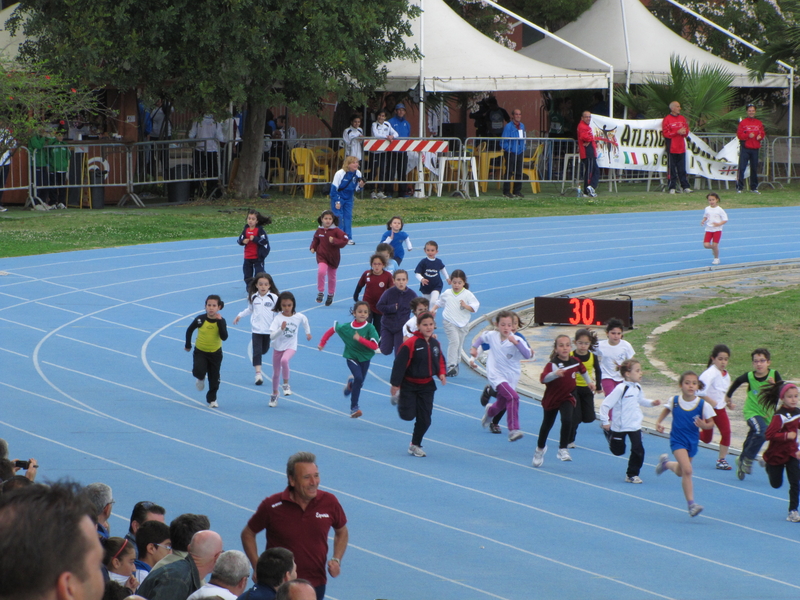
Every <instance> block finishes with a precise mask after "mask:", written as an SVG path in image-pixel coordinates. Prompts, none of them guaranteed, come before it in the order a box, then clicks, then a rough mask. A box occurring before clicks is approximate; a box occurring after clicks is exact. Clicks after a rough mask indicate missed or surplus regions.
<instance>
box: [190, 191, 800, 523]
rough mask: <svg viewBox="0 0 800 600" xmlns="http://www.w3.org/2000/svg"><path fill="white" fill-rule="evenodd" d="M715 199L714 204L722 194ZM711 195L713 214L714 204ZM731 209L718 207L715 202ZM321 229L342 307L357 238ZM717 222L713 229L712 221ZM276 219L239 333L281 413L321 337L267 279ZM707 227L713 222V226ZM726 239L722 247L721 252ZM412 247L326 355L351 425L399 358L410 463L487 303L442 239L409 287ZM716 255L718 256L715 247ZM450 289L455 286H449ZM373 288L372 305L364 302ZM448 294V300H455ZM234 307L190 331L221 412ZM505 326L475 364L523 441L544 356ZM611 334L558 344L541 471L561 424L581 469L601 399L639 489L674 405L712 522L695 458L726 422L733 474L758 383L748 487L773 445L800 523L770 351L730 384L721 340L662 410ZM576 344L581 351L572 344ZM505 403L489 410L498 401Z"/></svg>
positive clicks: (793, 454)
mask: <svg viewBox="0 0 800 600" xmlns="http://www.w3.org/2000/svg"><path fill="white" fill-rule="evenodd" d="M712 195H713V196H716V195H715V194H710V195H709V196H712ZM713 200H714V199H712V198H710V197H709V204H710V205H711V206H712V207H714V206H715V204H713ZM716 201H717V202H716V204H718V197H717V198H716ZM317 221H318V224H319V228H318V229H317V230H316V232H315V233H314V237H313V239H312V243H311V246H310V250H311V252H312V253H314V254H315V255H316V259H317V264H318V292H319V293H318V295H317V298H316V301H317V302H318V303H321V302H322V301H323V299H324V298H325V293H324V292H325V287H324V285H325V282H326V280H327V286H328V287H327V291H328V294H327V299H326V300H325V304H326V305H330V304H332V302H333V298H334V294H335V290H336V270H337V268H338V266H339V261H340V249H341V248H343V247H344V246H345V245H347V243H348V236H347V235H346V234H345V233H344V232H342V231H341V230H340V229H338V227H337V216H336V215H335V214H334V213H333V212H332V211H329V210H326V211H324V212H323V213H322V214H321V215H320V217H319V218H318V219H317ZM704 221H705V220H704ZM269 223H270V220H269V217H263V216H262V215H260V214H259V213H258V211H255V210H251V211H250V212H249V213H248V216H247V224H246V226H245V228H244V230H243V231H242V234H241V235H240V236H239V239H238V243H239V244H240V245H242V246H244V256H245V258H244V278H245V281H246V282H247V295H248V304H247V306H246V307H245V308H244V310H242V311H241V312H240V313H239V314H238V315H237V316H236V318H235V319H234V325H236V324H238V322H239V321H240V320H241V319H242V318H243V317H248V316H249V317H250V321H251V327H252V346H253V352H252V356H253V366H254V368H255V384H256V385H262V383H263V375H262V368H261V367H262V357H263V356H264V355H265V354H266V353H267V352H268V351H269V349H270V347H271V348H272V349H273V361H272V364H273V371H272V394H271V396H270V401H269V406H270V407H275V406H277V403H278V393H279V383H280V381H281V378H282V380H283V384H282V391H283V395H285V396H288V395H291V393H292V392H291V388H290V385H289V378H290V371H289V361H290V360H291V358H292V356H293V355H294V354H295V352H296V351H297V344H298V338H299V335H300V329H301V328H302V329H303V331H304V332H305V335H306V339H307V340H311V337H312V336H311V329H310V326H309V322H308V319H307V318H306V316H305V315H303V314H302V313H299V312H297V305H296V300H295V297H294V295H293V294H292V293H291V292H287V291H284V292H279V290H278V288H277V286H276V285H275V282H274V280H273V279H272V277H271V276H270V275H269V274H268V273H266V272H265V271H264V266H263V262H264V258H265V257H266V256H267V255H268V254H269V241H268V237H267V235H266V232H265V231H264V226H265V225H268V224H269ZM704 224H705V223H704ZM718 241H719V240H716V241H715V244H716V243H718ZM411 249H412V245H411V240H410V239H409V237H408V234H407V233H405V232H404V231H403V219H402V218H401V217H392V218H391V219H390V220H389V222H388V223H387V231H386V232H385V233H384V234H383V237H382V240H381V243H380V244H378V246H377V248H376V251H375V253H374V254H373V255H372V256H371V257H370V269H368V270H367V271H365V272H364V273H363V274H362V276H361V278H360V279H359V281H358V284H357V285H356V289H355V291H354V294H353V300H354V301H355V304H354V305H353V308H352V310H351V313H352V316H353V320H352V321H350V322H347V323H338V322H334V324H333V326H332V327H331V328H329V329H328V330H327V331H326V332H325V333H324V334H323V336H322V338H321V340H320V342H319V344H318V349H319V350H320V351H321V350H323V349H324V348H325V345H326V344H327V343H328V341H329V340H330V338H331V337H333V335H334V334H338V336H339V337H340V338H341V340H342V341H343V343H344V353H343V357H344V358H345V360H346V364H347V367H348V369H349V370H350V373H351V374H350V376H349V377H348V379H347V383H346V384H345V388H344V395H345V396H349V398H350V416H351V417H352V418H358V417H360V416H362V414H363V412H362V410H361V408H360V406H359V399H360V392H361V388H362V386H363V384H364V381H365V378H366V375H367V372H368V370H369V366H370V361H371V359H372V357H373V356H374V355H375V354H376V353H377V352H380V353H382V354H384V355H389V354H392V353H394V355H395V359H394V364H393V368H392V373H391V377H390V384H391V401H392V403H393V404H395V405H397V408H398V413H399V415H400V417H401V418H402V419H404V420H407V421H415V425H414V430H413V434H412V438H411V443H410V445H409V448H408V453H409V454H411V455H412V456H417V457H423V456H426V453H425V451H424V450H423V448H422V440H423V437H424V435H425V433H426V431H427V430H428V428H429V427H430V424H431V414H432V412H433V399H434V392H435V390H436V384H435V382H434V379H435V378H438V379H439V380H440V381H441V383H442V384H445V383H446V380H447V377H454V376H456V375H458V365H459V362H460V350H461V348H462V346H463V343H464V340H465V337H466V335H467V332H468V325H469V322H470V318H471V315H472V313H475V312H476V311H477V310H478V308H479V307H480V303H479V302H478V300H477V298H476V297H475V295H474V294H473V293H472V292H470V291H469V289H468V288H469V286H468V283H467V276H466V274H465V273H464V272H463V271H462V270H460V269H457V270H454V271H453V272H452V273H450V274H448V272H447V269H446V267H445V265H444V263H443V262H442V261H441V259H439V258H438V257H437V254H438V251H439V248H438V244H437V243H436V242H435V241H429V242H427V243H426V244H425V246H424V249H425V255H426V256H425V258H423V259H422V260H421V261H420V262H419V264H418V265H417V267H416V268H415V270H414V274H415V277H416V278H417V280H418V281H419V284H420V293H421V296H417V294H416V293H415V292H414V291H413V290H411V289H410V288H409V286H408V282H409V277H408V273H407V272H406V271H405V270H403V269H401V268H400V264H401V263H402V261H403V259H404V257H405V251H406V250H409V251H410V250H411ZM715 250H716V248H715ZM445 281H446V282H447V283H448V284H449V285H450V288H449V289H447V290H444V282H445ZM362 290H363V291H364V296H363V299H361V300H359V295H360V294H361V292H362ZM443 290H444V291H443ZM222 308H223V302H222V300H221V299H220V297H219V296H217V295H211V296H208V298H207V299H206V312H205V313H204V314H201V315H199V316H197V317H195V318H194V319H193V321H192V323H191V325H190V326H189V327H188V329H187V331H186V345H185V349H186V351H190V350H191V349H192V343H191V339H192V335H193V333H194V331H195V329H197V330H198V335H197V340H196V342H195V346H194V364H193V369H192V373H193V375H194V377H195V378H196V386H197V389H198V390H201V391H202V390H203V389H204V386H205V379H206V377H207V378H208V386H209V390H208V392H207V394H206V401H207V402H208V404H209V406H210V407H212V408H216V407H218V403H217V390H218V389H219V383H220V366H221V364H222V342H223V341H224V340H226V339H227V337H228V331H227V326H226V322H225V319H224V318H223V317H222V316H221V314H220V312H219V311H220V310H222ZM439 309H442V311H443V326H444V330H445V334H446V337H447V340H448V348H447V354H446V356H445V354H444V352H443V351H442V347H441V344H440V342H439V340H438V339H437V337H436V336H435V335H434V329H435V327H436V325H435V316H436V313H437V311H438V310H439ZM492 325H493V328H492V329H487V330H484V331H482V332H481V333H480V334H479V335H478V336H477V337H476V338H475V339H474V340H473V342H472V347H471V356H472V357H473V358H472V365H473V366H474V365H475V363H474V360H475V359H476V358H478V357H479V356H481V352H484V353H485V354H484V356H485V357H486V358H485V362H486V376H487V380H488V384H489V385H487V386H486V388H485V389H484V390H483V393H482V394H481V398H480V402H481V404H482V405H483V406H484V407H485V412H484V416H483V419H482V421H481V423H482V425H483V427H489V428H490V430H491V432H492V433H501V429H500V425H499V423H500V420H501V419H502V417H503V415H506V419H507V426H508V439H509V441H512V442H513V441H516V440H519V439H520V438H522V437H523V434H522V432H521V428H520V424H519V395H518V393H517V391H516V388H517V385H518V383H519V379H520V375H521V362H522V361H526V360H531V359H532V358H533V356H534V352H533V350H531V348H530V346H529V345H528V342H527V341H526V340H525V337H524V336H523V335H522V334H521V333H520V332H519V330H520V329H521V325H522V324H521V321H520V317H519V315H517V314H516V313H514V312H512V311H507V310H504V311H500V312H499V313H497V315H495V317H494V319H493V321H492ZM606 338H607V339H605V340H602V341H599V340H598V339H597V336H596V334H595V333H594V332H593V331H591V330H588V329H580V330H578V331H577V333H576V334H575V338H574V340H572V339H570V337H569V336H567V335H559V336H558V337H557V338H556V339H555V342H554V345H553V350H552V352H551V354H550V357H549V360H548V362H547V364H546V365H545V367H544V369H543V371H542V373H541V375H540V381H541V383H543V384H544V386H545V392H544V395H543V397H542V401H541V403H542V409H543V418H542V424H541V427H540V430H539V437H538V442H537V446H536V450H535V452H534V456H533V466H534V467H537V468H538V467H541V466H542V464H543V463H544V457H545V453H546V452H547V436H548V435H549V433H550V431H551V429H552V427H553V426H554V424H555V421H556V418H557V417H559V416H560V419H561V430H560V438H559V447H558V452H557V458H558V459H559V460H561V461H571V460H572V457H571V455H570V452H569V451H570V449H572V448H575V439H576V435H577V430H578V427H579V425H580V424H581V423H592V422H594V421H595V419H596V415H595V401H594V393H595V391H596V390H597V389H598V387H599V388H600V389H602V391H603V394H604V397H605V399H604V401H603V403H602V404H601V406H600V421H601V426H602V428H603V430H604V432H605V435H606V438H607V441H608V445H609V449H610V451H611V452H612V453H613V454H615V455H617V456H620V455H623V454H624V453H625V452H626V438H627V440H628V441H629V443H630V446H631V452H630V457H629V460H628V467H627V472H626V479H625V480H626V481H627V482H629V483H634V484H639V483H642V479H641V478H640V477H639V475H640V471H641V468H642V465H643V464H644V455H645V452H644V446H643V444H642V431H641V427H642V420H643V413H642V410H641V406H658V405H663V407H664V408H663V410H662V412H661V414H660V416H659V417H658V420H657V423H656V428H657V429H658V431H660V432H663V431H664V427H663V425H662V423H663V421H664V419H665V418H666V417H667V416H668V415H670V414H671V415H672V427H671V430H670V449H671V450H672V453H673V455H674V458H675V460H674V461H669V460H668V456H667V454H662V455H661V456H660V457H659V460H658V464H657V466H656V474H657V475H660V474H662V473H663V472H664V471H666V470H670V471H672V472H674V473H675V474H676V475H677V476H678V477H681V481H682V486H683V491H684V495H685V497H686V501H687V505H688V511H689V514H690V515H691V516H693V517H694V516H696V515H698V514H700V512H701V511H702V510H703V507H702V506H700V505H699V504H697V503H695V502H694V493H693V486H692V458H693V457H694V456H695V455H696V454H697V450H698V443H699V441H703V442H704V443H709V442H711V439H712V435H713V429H714V427H715V426H716V428H717V429H719V432H720V434H721V441H720V444H719V456H718V458H717V461H716V468H717V469H720V470H731V466H730V465H729V464H728V462H727V460H726V457H727V454H728V450H729V447H730V439H731V428H730V421H729V419H728V416H727V412H726V411H727V408H733V404H732V396H733V394H734V392H735V391H736V389H737V388H738V387H740V386H741V385H745V384H746V385H747V390H748V391H747V400H746V401H745V404H744V408H743V411H744V418H745V420H746V421H747V425H748V428H749V431H748V434H747V437H746V440H745V442H744V447H743V450H742V453H741V455H740V457H739V458H738V459H737V461H736V466H737V469H736V472H737V476H738V477H739V479H744V477H745V476H746V475H747V474H750V473H751V470H752V465H753V462H754V461H755V460H756V459H757V457H758V453H759V451H760V449H761V446H762V445H763V443H764V442H765V441H766V440H769V442H770V444H769V448H768V449H767V451H766V452H765V453H764V454H763V458H762V459H759V462H760V463H761V464H762V465H763V466H764V467H765V468H766V471H767V474H768V477H769V481H770V484H771V485H772V487H774V488H779V487H781V485H782V483H783V472H784V470H785V471H786V478H787V479H788V481H789V515H788V517H787V520H788V521H791V522H800V513H798V496H799V495H800V491H799V490H800V488H799V486H800V461H799V460H798V459H800V449H798V441H797V432H798V424H800V408H798V401H799V400H800V392H798V388H797V386H795V385H794V384H792V383H787V382H784V381H783V380H782V379H781V376H780V374H779V373H778V372H777V371H775V370H774V369H771V368H770V353H769V351H768V350H766V349H764V348H758V349H756V350H754V351H753V352H752V359H753V371H750V372H748V373H745V374H744V375H742V376H740V377H738V378H737V379H736V380H735V381H734V382H733V383H731V380H730V375H729V374H728V372H727V370H726V368H727V364H728V360H729V359H730V354H731V353H730V349H729V348H728V347H727V346H725V345H723V344H718V345H717V346H715V347H714V348H713V350H712V352H711V356H710V358H709V362H708V368H707V369H706V370H705V371H704V372H703V373H702V374H701V375H700V376H698V375H697V374H696V373H694V372H692V371H687V372H685V373H683V374H682V375H681V376H680V379H679V385H680V394H678V395H675V396H674V397H672V398H671V399H670V400H668V401H666V402H664V403H662V402H660V401H659V400H649V399H647V398H645V397H644V393H643V391H642V387H641V385H640V381H641V379H642V367H641V364H640V363H639V361H637V360H636V359H634V358H633V356H634V349H633V347H632V346H631V345H630V344H629V343H628V342H627V341H625V340H623V339H622V338H623V324H622V322H620V321H618V320H616V319H611V320H610V321H609V322H608V324H607V326H606ZM573 342H574V347H573ZM493 397H494V398H496V400H495V401H494V402H491V403H490V400H491V398H493Z"/></svg>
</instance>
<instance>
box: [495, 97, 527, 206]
mask: <svg viewBox="0 0 800 600" xmlns="http://www.w3.org/2000/svg"><path fill="white" fill-rule="evenodd" d="M500 146H501V147H502V148H503V159H504V160H505V163H506V173H505V179H506V181H504V182H503V196H505V197H506V198H523V197H524V196H523V195H522V159H523V158H524V157H525V124H524V123H523V122H522V111H521V110H520V109H518V108H515V109H514V110H513V111H512V112H511V121H510V122H509V123H507V124H506V126H505V128H504V129H503V140H502V141H501V142H500ZM511 180H514V182H513V183H512V181H511Z"/></svg>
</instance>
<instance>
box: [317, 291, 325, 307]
mask: <svg viewBox="0 0 800 600" xmlns="http://www.w3.org/2000/svg"><path fill="white" fill-rule="evenodd" d="M324 295H325V294H323V293H322V292H320V293H319V294H317V304H322V298H323V296H324Z"/></svg>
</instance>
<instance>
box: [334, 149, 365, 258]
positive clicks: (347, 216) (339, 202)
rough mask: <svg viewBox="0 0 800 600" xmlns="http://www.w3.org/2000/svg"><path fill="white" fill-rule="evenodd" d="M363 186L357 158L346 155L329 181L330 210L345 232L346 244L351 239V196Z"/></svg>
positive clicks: (351, 242)
mask: <svg viewBox="0 0 800 600" xmlns="http://www.w3.org/2000/svg"><path fill="white" fill-rule="evenodd" d="M363 187H364V179H363V177H362V176H361V171H359V170H358V159H357V158H356V157H355V156H348V157H346V158H345V159H344V164H343V165H342V168H341V169H339V170H338V171H336V174H335V175H334V176H333V183H331V210H332V211H333V214H335V215H336V216H337V217H339V227H340V228H341V230H342V231H344V232H345V233H346V234H347V237H348V238H350V239H349V240H348V242H347V243H348V244H355V242H354V241H353V196H354V195H355V193H356V192H357V191H358V190H360V189H361V188H363Z"/></svg>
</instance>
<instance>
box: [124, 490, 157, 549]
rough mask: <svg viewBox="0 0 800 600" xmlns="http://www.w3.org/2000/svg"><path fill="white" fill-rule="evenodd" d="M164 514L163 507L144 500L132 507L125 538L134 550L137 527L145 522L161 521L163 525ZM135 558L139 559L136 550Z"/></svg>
mask: <svg viewBox="0 0 800 600" xmlns="http://www.w3.org/2000/svg"><path fill="white" fill-rule="evenodd" d="M165 514H167V511H166V510H164V507H163V506H159V505H158V504H156V503H155V502H150V501H147V500H144V501H142V502H137V503H136V504H134V505H133V511H131V522H130V525H129V526H128V533H127V534H125V537H126V538H127V540H128V541H129V542H130V543H131V544H132V545H133V547H134V549H135V548H136V532H137V531H138V530H139V527H141V526H142V523H145V522H147V521H161V522H162V523H163V522H164V515H165ZM136 558H139V553H138V550H137V553H136Z"/></svg>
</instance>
